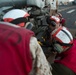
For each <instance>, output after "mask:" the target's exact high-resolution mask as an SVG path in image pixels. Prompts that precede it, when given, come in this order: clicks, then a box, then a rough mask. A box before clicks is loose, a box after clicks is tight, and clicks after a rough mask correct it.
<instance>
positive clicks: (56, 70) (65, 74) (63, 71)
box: [51, 63, 75, 75]
mask: <svg viewBox="0 0 76 75" xmlns="http://www.w3.org/2000/svg"><path fill="white" fill-rule="evenodd" d="M51 65H52V68H53V70H52V74H53V75H75V73H74V72H73V71H72V70H70V69H69V68H67V67H65V66H64V65H62V64H58V63H53V64H51Z"/></svg>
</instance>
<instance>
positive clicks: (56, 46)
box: [53, 43, 63, 53]
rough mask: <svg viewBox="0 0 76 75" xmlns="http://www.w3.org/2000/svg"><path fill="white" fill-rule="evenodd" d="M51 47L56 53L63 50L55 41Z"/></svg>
mask: <svg viewBox="0 0 76 75" xmlns="http://www.w3.org/2000/svg"><path fill="white" fill-rule="evenodd" d="M53 47H54V50H55V51H57V52H58V53H61V52H63V48H62V46H61V45H59V44H57V43H56V44H54V45H53Z"/></svg>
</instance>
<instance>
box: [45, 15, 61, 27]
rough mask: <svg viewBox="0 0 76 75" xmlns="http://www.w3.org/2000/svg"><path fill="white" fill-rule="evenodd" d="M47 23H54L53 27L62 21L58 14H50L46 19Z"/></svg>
mask: <svg viewBox="0 0 76 75" xmlns="http://www.w3.org/2000/svg"><path fill="white" fill-rule="evenodd" d="M46 22H47V24H49V25H52V26H53V27H55V26H56V24H58V23H60V19H59V18H58V17H56V16H48V17H47V19H46Z"/></svg>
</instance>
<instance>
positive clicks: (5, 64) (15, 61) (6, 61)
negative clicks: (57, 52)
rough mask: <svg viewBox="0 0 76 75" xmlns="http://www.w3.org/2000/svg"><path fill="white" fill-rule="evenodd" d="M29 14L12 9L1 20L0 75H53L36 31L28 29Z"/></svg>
mask: <svg viewBox="0 0 76 75" xmlns="http://www.w3.org/2000/svg"><path fill="white" fill-rule="evenodd" d="M28 16H29V14H28V13H27V12H25V11H24V10H21V9H12V10H10V11H8V12H7V13H6V14H5V15H4V16H3V21H2V22H0V75H52V73H51V65H49V63H48V61H47V60H46V57H45V55H44V53H43V50H42V48H41V47H40V45H39V44H38V41H37V39H36V37H35V35H34V32H33V31H31V30H29V29H26V28H27V26H28V25H27V22H28V21H27V19H28ZM26 25H27V26H26Z"/></svg>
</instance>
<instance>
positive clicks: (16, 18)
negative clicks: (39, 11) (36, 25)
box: [3, 9, 30, 27]
mask: <svg viewBox="0 0 76 75" xmlns="http://www.w3.org/2000/svg"><path fill="white" fill-rule="evenodd" d="M29 16H30V15H29V14H28V13H27V12H25V11H24V10H21V9H12V10H10V11H8V12H7V13H6V14H5V15H4V16H3V21H5V22H9V23H12V24H16V25H19V26H21V27H24V26H25V24H26V22H27V17H29Z"/></svg>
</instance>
